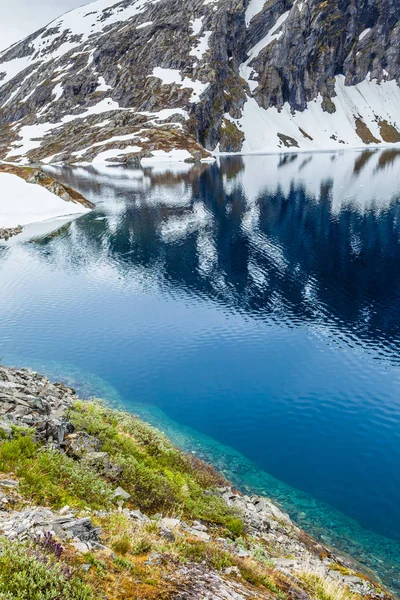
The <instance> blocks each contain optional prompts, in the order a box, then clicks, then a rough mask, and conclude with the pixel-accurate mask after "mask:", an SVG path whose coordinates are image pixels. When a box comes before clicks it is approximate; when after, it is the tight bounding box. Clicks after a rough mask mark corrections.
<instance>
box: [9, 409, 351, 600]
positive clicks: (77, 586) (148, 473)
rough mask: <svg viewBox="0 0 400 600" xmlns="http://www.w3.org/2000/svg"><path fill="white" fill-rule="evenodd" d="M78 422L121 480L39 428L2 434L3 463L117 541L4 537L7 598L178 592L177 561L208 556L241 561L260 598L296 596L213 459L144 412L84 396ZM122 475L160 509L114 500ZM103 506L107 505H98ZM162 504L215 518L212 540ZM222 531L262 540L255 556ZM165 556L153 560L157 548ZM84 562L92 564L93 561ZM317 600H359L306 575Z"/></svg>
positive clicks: (143, 501)
mask: <svg viewBox="0 0 400 600" xmlns="http://www.w3.org/2000/svg"><path fill="white" fill-rule="evenodd" d="M69 417H70V419H71V421H72V422H73V424H74V425H75V428H76V430H78V431H82V430H83V431H86V432H87V433H88V434H89V435H90V436H93V437H95V438H96V439H97V440H98V443H99V446H100V447H99V450H101V451H103V452H107V453H108V456H109V459H110V461H111V462H112V463H113V464H114V465H116V466H117V467H119V469H118V470H120V471H121V474H120V475H119V477H118V480H117V481H113V482H112V483H111V482H110V481H108V480H107V479H106V478H105V477H103V476H102V475H101V474H100V473H99V472H98V471H96V470H95V469H94V468H93V467H90V466H88V465H87V464H85V462H84V461H82V460H74V459H73V458H70V457H69V456H67V455H66V454H63V453H60V452H57V451H52V450H49V449H46V448H43V447H40V446H39V445H38V444H37V443H36V442H35V441H34V438H33V432H31V431H29V430H18V429H16V430H15V431H14V434H13V437H12V439H11V440H8V439H3V441H2V442H1V443H0V471H2V472H5V473H13V474H15V475H16V476H17V477H18V479H19V481H20V494H21V498H20V500H19V502H20V504H21V507H22V506H23V505H24V504H26V503H33V504H40V505H47V506H50V507H52V508H60V507H62V506H64V505H66V504H68V505H69V506H71V507H75V508H76V509H79V510H84V509H85V510H89V511H92V520H93V522H94V523H95V524H96V525H99V526H101V528H102V531H103V536H102V539H103V541H104V543H105V544H106V546H107V548H106V549H105V550H101V551H99V552H96V553H89V554H86V555H81V554H79V553H77V552H76V551H74V550H72V549H71V548H67V549H64V551H63V553H62V556H61V560H59V556H58V554H59V546H58V545H57V544H56V542H55V541H54V540H50V542H49V544H47V545H46V544H44V543H43V541H39V540H37V541H36V542H31V543H29V544H27V545H20V544H17V543H14V544H11V545H10V544H9V543H2V544H0V600H12V599H17V598H18V599H21V600H25V598H26V599H28V598H29V600H51V599H53V598H54V599H58V598H63V600H75V599H77V600H78V599H81V600H92V599H94V598H96V599H100V598H108V599H113V600H117V599H118V600H119V599H120V600H122V599H125V600H126V599H128V598H131V599H142V600H144V599H146V598H148V599H150V598H158V599H162V598H166V599H167V598H170V597H172V595H173V594H174V592H175V591H176V589H179V581H177V580H176V577H174V574H175V572H176V570H177V566H179V565H184V564H189V563H191V562H194V563H202V564H206V565H207V566H209V567H210V568H212V569H215V570H216V571H221V570H222V569H225V568H228V567H235V570H234V572H235V573H237V575H238V576H239V577H240V581H241V582H243V584H244V585H247V584H248V585H250V586H251V587H252V589H253V591H254V588H255V589H256V590H257V589H258V590H259V594H260V595H259V596H257V597H259V598H266V597H270V596H268V595H269V594H270V595H271V594H272V596H273V597H275V598H280V599H281V600H283V599H285V598H288V600H289V598H291V597H292V593H291V591H290V588H291V585H290V584H289V583H288V582H287V581H286V580H285V579H284V578H283V577H282V575H279V574H277V573H276V572H275V571H274V569H273V565H272V563H271V561H270V558H269V556H270V555H269V553H268V548H267V547H266V546H265V547H264V546H263V545H262V542H260V541H259V540H257V543H256V544H254V543H253V542H252V540H251V539H249V538H248V536H247V535H246V534H245V533H244V527H243V523H242V521H241V519H240V517H239V516H238V515H237V514H235V513H234V512H233V511H232V510H231V509H229V508H228V507H227V505H226V504H225V502H224V501H223V500H222V499H221V498H220V497H219V495H217V494H216V493H215V490H216V488H218V487H221V486H224V485H226V481H225V480H224V479H223V477H221V475H219V474H218V473H217V472H216V471H214V469H213V468H212V467H210V466H209V465H206V464H204V463H203V462H201V461H199V460H198V459H196V458H195V457H193V456H186V455H184V454H182V453H181V452H180V451H178V450H177V449H176V448H174V447H173V446H172V445H171V444H170V443H169V441H168V440H167V438H166V437H165V436H164V435H163V434H162V433H160V432H159V431H157V430H156V429H154V428H152V427H151V426H149V425H147V424H145V423H143V422H142V421H140V420H139V419H138V418H135V417H133V416H131V415H128V414H126V413H123V412H119V411H115V410H112V409H109V408H107V407H105V406H103V405H101V404H99V403H94V402H90V403H89V402H76V403H75V405H74V407H73V409H71V411H70V415H69ZM117 485H120V486H122V487H123V488H124V489H125V490H126V491H127V492H129V493H130V494H131V500H130V501H129V502H128V504H127V505H128V506H129V508H131V509H140V510H142V511H143V512H145V513H146V514H147V515H150V516H151V515H153V517H155V518H153V519H152V520H151V521H150V522H148V523H145V524H144V525H143V524H138V523H136V522H134V521H132V519H130V518H129V517H128V516H127V515H125V514H124V513H123V512H120V511H119V510H118V508H117V506H116V504H115V502H114V501H113V498H112V495H113V491H114V490H115V488H116V487H117ZM99 509H100V510H101V511H102V512H101V513H100V514H99V513H96V511H98V510H99ZM157 513H162V515H163V516H164V517H165V516H173V517H179V518H180V519H184V520H185V521H186V522H188V523H191V522H193V520H196V519H197V520H200V521H202V522H205V523H207V527H208V531H209V533H210V534H211V536H212V541H210V542H204V541H199V540H198V539H196V538H195V537H193V536H192V535H191V534H190V532H189V533H182V532H179V533H177V532H176V535H175V539H172V540H171V539H166V537H165V536H163V535H162V531H160V527H159V521H158V520H157V516H156V515H157ZM217 538H219V539H221V538H225V539H227V540H235V541H236V543H237V544H239V545H240V544H242V545H243V547H249V546H252V548H253V550H252V555H251V556H250V557H247V558H245V559H243V558H239V557H238V556H237V555H235V554H233V553H231V552H230V551H229V549H227V548H226V546H224V545H223V544H221V542H220V541H217ZM154 553H156V556H161V557H162V560H161V561H156V562H155V563H153V564H151V561H150V564H149V561H148V559H149V557H150V558H151V557H152V556H154ZM83 566H84V568H83ZM303 587H304V588H305V589H306V590H307V591H308V593H309V595H310V596H311V597H312V598H315V599H316V600H353V598H354V596H352V595H351V594H350V593H348V592H347V591H346V590H345V589H342V588H341V589H339V588H337V590H336V589H335V586H332V585H331V587H329V589H328V588H327V587H326V586H325V584H324V581H323V580H320V579H319V578H316V576H313V577H310V576H308V578H307V577H306V576H305V577H304V579H303Z"/></svg>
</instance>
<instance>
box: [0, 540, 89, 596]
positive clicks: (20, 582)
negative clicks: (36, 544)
mask: <svg viewBox="0 0 400 600" xmlns="http://www.w3.org/2000/svg"><path fill="white" fill-rule="evenodd" d="M0 598H4V599H5V600H13V599H14V598H15V599H18V600H57V599H61V598H62V599H63V600H93V596H92V593H91V591H90V588H89V587H88V586H86V585H85V584H84V583H83V582H82V581H81V580H80V579H79V578H78V577H76V576H74V575H71V572H70V571H69V569H68V568H65V566H64V567H63V565H62V564H61V563H59V562H54V561H51V560H50V559H48V558H47V557H45V556H40V555H38V554H37V553H35V552H34V551H33V550H32V549H31V548H29V547H27V546H24V545H22V544H19V543H18V544H17V543H14V544H12V543H10V542H4V543H3V545H2V547H1V550H0Z"/></svg>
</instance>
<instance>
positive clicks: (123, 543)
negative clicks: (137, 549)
mask: <svg viewBox="0 0 400 600" xmlns="http://www.w3.org/2000/svg"><path fill="white" fill-rule="evenodd" d="M112 548H113V550H115V552H117V553H118V554H122V555H123V556H124V555H125V554H128V552H130V550H131V540H130V537H129V534H128V533H124V534H123V535H122V536H121V537H120V538H118V539H117V540H115V541H114V542H113V544H112Z"/></svg>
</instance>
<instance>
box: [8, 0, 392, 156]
mask: <svg viewBox="0 0 400 600" xmlns="http://www.w3.org/2000/svg"><path fill="white" fill-rule="evenodd" d="M344 1H345V2H348V3H349V5H350V0H344ZM395 4H396V3H395V2H394V0H381V2H380V3H379V7H378V8H377V7H375V8H374V7H373V8H371V9H368V10H366V11H360V12H358V13H354V12H352V11H348V12H346V13H344V12H343V11H342V12H340V11H339V12H338V10H339V9H338V6H337V4H336V3H330V4H329V3H328V4H326V3H324V7H323V8H321V3H320V2H319V1H318V0H285V1H282V0H268V2H267V1H265V0H245V1H244V2H243V3H240V4H236V3H235V2H234V0H224V1H223V2H222V0H212V1H211V0H185V2H184V3H183V2H178V1H177V0H120V1H116V0H97V1H96V2H93V3H92V4H89V5H86V6H83V7H80V8H78V9H75V10H72V11H70V12H69V13H67V14H66V15H64V16H63V17H60V18H58V19H55V20H54V21H53V22H52V23H50V24H49V25H47V26H46V27H45V28H43V29H42V30H40V31H39V32H37V33H36V34H33V35H32V36H30V37H28V38H26V40H24V41H23V42H21V43H20V44H15V45H14V46H12V47H11V48H10V49H9V50H7V51H5V52H3V53H1V54H0V159H6V160H12V161H16V162H22V163H23V162H29V161H30V162H34V163H44V164H50V163H60V162H68V163H78V162H79V163H85V164H87V163H93V162H95V163H97V164H99V163H100V162H110V161H111V162H124V163H129V164H134V165H138V164H139V163H140V161H141V160H142V159H146V160H148V159H150V158H152V157H153V158H155V159H156V158H157V155H158V153H160V152H161V153H165V154H166V155H167V156H170V157H174V158H179V159H180V160H182V158H181V157H182V156H187V159H185V160H193V159H194V160H200V159H205V158H207V157H209V156H210V152H212V153H214V154H218V153H238V152H242V153H255V152H257V153H259V152H282V151H288V150H295V151H298V150H309V149H317V150H319V149H330V148H342V147H359V146H363V145H366V146H368V145H381V146H385V145H390V144H396V143H400V93H399V89H400V88H399V85H398V83H400V72H399V66H398V65H399V64H400V49H399V47H398V43H397V42H396V40H398V36H399V35H400V9H398V8H396V6H395ZM374 11H375V12H374ZM396 18H397V19H398V22H397V24H396ZM329 23H334V28H338V31H336V30H334V31H330V32H329V36H330V37H329V39H331V38H332V40H333V39H335V40H336V42H335V44H339V45H340V46H341V47H340V48H337V49H336V50H335V52H333V51H332V52H331V54H329V52H330V50H329V44H328V45H327V44H325V43H323V40H326V39H328V38H327V35H328V31H327V28H328V27H329ZM393 23H395V25H393ZM310 24H311V28H310ZM339 29H340V30H339ZM382 31H386V32H387V35H385V36H383V37H382ZM335 35H336V37H335ZM375 47H379V53H378V54H379V56H376V57H375V58H374V60H372V59H371V57H372V56H374V48H375ZM375 54H376V53H375ZM335 61H336V62H335ZM336 63H337V64H336ZM338 73H342V74H340V75H338ZM299 74H301V75H300V76H299ZM185 153H186V154H185Z"/></svg>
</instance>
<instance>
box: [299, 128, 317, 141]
mask: <svg viewBox="0 0 400 600" xmlns="http://www.w3.org/2000/svg"><path fill="white" fill-rule="evenodd" d="M299 131H300V133H301V135H302V136H303V137H305V138H307V139H308V140H311V141H314V138H312V137H311V135H308V133H307V132H306V131H304V129H302V128H301V127H299Z"/></svg>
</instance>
